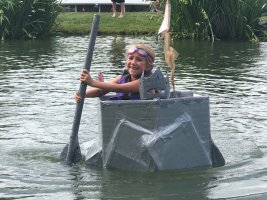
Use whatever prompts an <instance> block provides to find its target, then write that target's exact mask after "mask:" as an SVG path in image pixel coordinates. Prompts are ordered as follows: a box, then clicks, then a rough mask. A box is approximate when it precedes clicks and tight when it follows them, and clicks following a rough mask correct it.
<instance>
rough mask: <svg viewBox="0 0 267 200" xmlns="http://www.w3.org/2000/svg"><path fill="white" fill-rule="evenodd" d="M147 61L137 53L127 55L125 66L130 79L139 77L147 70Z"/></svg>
mask: <svg viewBox="0 0 267 200" xmlns="http://www.w3.org/2000/svg"><path fill="white" fill-rule="evenodd" d="M147 65H148V64H147V60H146V58H145V57H143V56H141V55H139V54H138V53H137V52H134V53H131V54H128V57H127V61H126V66H127V69H128V71H129V74H130V75H131V76H132V77H140V76H141V74H142V73H143V71H144V70H145V69H146V68H147Z"/></svg>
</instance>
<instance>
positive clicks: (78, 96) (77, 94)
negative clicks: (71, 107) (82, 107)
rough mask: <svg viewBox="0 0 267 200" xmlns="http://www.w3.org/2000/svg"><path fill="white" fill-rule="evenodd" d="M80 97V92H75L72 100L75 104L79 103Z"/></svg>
mask: <svg viewBox="0 0 267 200" xmlns="http://www.w3.org/2000/svg"><path fill="white" fill-rule="evenodd" d="M81 99H82V98H81V96H80V92H79V91H77V92H75V93H74V100H75V101H76V102H77V103H79V102H80V101H81Z"/></svg>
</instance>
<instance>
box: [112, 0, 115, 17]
mask: <svg viewBox="0 0 267 200" xmlns="http://www.w3.org/2000/svg"><path fill="white" fill-rule="evenodd" d="M112 12H113V14H112V17H116V2H115V1H112Z"/></svg>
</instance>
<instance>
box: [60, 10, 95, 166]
mask: <svg viewBox="0 0 267 200" xmlns="http://www.w3.org/2000/svg"><path fill="white" fill-rule="evenodd" d="M99 21H100V16H99V15H94V18H93V22H92V29H91V33H90V39H89V45H88V50H87V55H86V60H85V65H84V69H87V70H88V71H90V67H91V62H92V57H93V51H94V46H95V41H96V36H97V30H98V24H99ZM86 87H87V84H85V83H83V82H81V84H80V90H79V92H80V96H81V101H80V102H77V103H76V111H75V116H74V121H73V124H72V132H71V135H70V141H69V144H67V145H66V146H65V147H64V149H63V151H62V152H61V154H60V158H61V160H64V161H66V162H67V164H69V165H71V164H73V163H77V162H79V161H80V160H81V158H82V155H81V149H80V145H79V139H78V132H79V126H80V121H81V116H82V110H83V104H84V97H85V92H86Z"/></svg>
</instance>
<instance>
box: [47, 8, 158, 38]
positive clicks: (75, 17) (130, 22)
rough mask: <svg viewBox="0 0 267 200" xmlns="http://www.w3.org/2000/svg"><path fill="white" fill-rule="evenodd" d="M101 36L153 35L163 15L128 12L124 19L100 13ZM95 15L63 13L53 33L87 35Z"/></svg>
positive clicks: (88, 13)
mask: <svg viewBox="0 0 267 200" xmlns="http://www.w3.org/2000/svg"><path fill="white" fill-rule="evenodd" d="M99 15H100V25H99V31H98V32H99V33H100V34H122V35H134V34H136V35H140V34H146V35H152V34H155V33H157V31H158V29H159V27H160V25H161V22H162V20H163V14H162V13H153V12H127V13H125V16H124V18H121V19H119V18H112V17H111V15H112V13H111V12H103V13H100V14H99ZM93 16H94V13H91V12H83V13H82V12H78V13H74V12H62V13H60V14H59V15H58V16H57V18H56V25H55V26H54V27H53V29H52V32H54V33H57V34H58V33H63V34H87V33H89V32H90V29H91V23H92V19H93Z"/></svg>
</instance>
